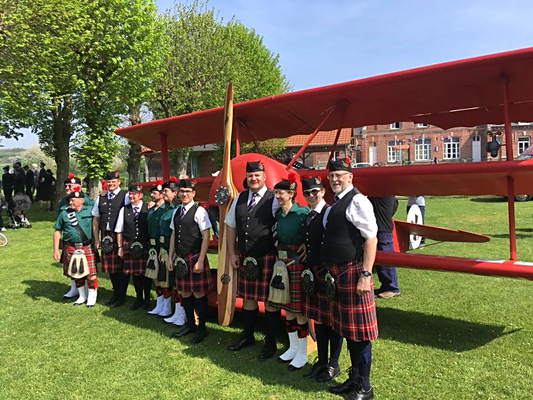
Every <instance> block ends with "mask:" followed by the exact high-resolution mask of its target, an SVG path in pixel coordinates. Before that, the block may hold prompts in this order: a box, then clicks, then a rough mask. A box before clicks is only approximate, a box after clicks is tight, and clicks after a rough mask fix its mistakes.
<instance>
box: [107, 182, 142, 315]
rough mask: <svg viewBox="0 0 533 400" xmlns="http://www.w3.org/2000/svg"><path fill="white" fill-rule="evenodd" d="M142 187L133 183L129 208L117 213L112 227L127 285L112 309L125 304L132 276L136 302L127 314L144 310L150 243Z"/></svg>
mask: <svg viewBox="0 0 533 400" xmlns="http://www.w3.org/2000/svg"><path fill="white" fill-rule="evenodd" d="M143 195H144V193H143V187H142V186H141V185H140V184H138V183H132V184H131V185H130V187H129V191H128V198H129V199H130V204H126V205H125V206H124V207H122V209H121V210H120V212H119V214H118V218H117V224H116V227H115V233H116V234H117V244H118V256H119V257H120V258H122V260H123V262H124V264H123V273H124V275H125V276H126V278H125V280H126V279H127V281H126V282H127V283H126V284H125V285H122V286H121V292H120V294H119V298H118V301H117V302H116V303H115V307H118V306H119V305H121V304H124V303H125V302H126V291H127V288H128V283H129V278H130V275H133V287H134V288H135V295H136V298H135V302H134V303H133V304H132V305H131V307H130V310H137V309H139V308H141V307H142V306H143V304H144V303H145V301H150V297H149V296H150V295H149V294H148V299H144V300H143V293H144V273H145V272H146V262H147V261H148V249H149V244H150V240H149V237H148V207H147V205H146V203H145V202H143Z"/></svg>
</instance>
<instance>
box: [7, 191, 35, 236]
mask: <svg viewBox="0 0 533 400" xmlns="http://www.w3.org/2000/svg"><path fill="white" fill-rule="evenodd" d="M30 207H31V200H30V197H29V196H28V195H25V194H23V193H17V194H16V195H15V196H13V202H12V204H9V205H8V207H7V216H8V218H9V226H10V228H12V229H18V228H31V224H30V221H28V218H26V216H25V215H24V210H28V209H29V208H30Z"/></svg>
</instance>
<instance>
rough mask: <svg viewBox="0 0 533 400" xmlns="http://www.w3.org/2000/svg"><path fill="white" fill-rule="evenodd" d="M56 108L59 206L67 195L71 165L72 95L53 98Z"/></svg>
mask: <svg viewBox="0 0 533 400" xmlns="http://www.w3.org/2000/svg"><path fill="white" fill-rule="evenodd" d="M53 104H54V109H53V111H52V121H53V122H52V123H53V143H54V149H55V151H54V159H55V162H56V165H57V171H56V177H57V181H56V191H55V197H54V199H53V203H54V206H57V205H58V204H59V202H60V201H61V199H62V198H63V197H64V196H65V192H64V191H63V182H64V181H65V179H67V175H68V172H69V167H70V153H69V147H70V138H71V136H72V104H71V101H70V97H63V98H57V97H55V98H54V99H53Z"/></svg>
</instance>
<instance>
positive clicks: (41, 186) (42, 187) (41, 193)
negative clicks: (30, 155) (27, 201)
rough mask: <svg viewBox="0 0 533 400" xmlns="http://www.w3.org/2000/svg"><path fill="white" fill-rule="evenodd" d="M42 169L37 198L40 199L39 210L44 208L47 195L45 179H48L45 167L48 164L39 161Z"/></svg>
mask: <svg viewBox="0 0 533 400" xmlns="http://www.w3.org/2000/svg"><path fill="white" fill-rule="evenodd" d="M39 165H40V167H41V169H40V170H39V178H38V180H39V183H38V185H37V195H36V200H39V212H41V211H42V209H43V201H46V200H45V199H44V197H45V187H46V185H45V179H46V169H45V168H44V167H45V166H46V164H45V163H44V162H43V161H41V162H40V163H39Z"/></svg>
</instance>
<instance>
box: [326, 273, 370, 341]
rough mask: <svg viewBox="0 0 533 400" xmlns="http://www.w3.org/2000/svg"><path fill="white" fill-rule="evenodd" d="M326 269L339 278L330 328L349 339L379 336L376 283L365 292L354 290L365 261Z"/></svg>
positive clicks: (331, 303)
mask: <svg viewBox="0 0 533 400" xmlns="http://www.w3.org/2000/svg"><path fill="white" fill-rule="evenodd" d="M327 269H328V271H329V273H330V274H331V275H333V276H334V277H335V278H336V284H337V299H336V300H335V301H330V302H329V312H330V316H331V320H330V326H331V328H332V329H333V330H334V331H335V332H337V333H338V334H339V335H341V336H342V337H344V338H346V339H350V340H355V341H364V340H373V339H376V338H377V337H378V321H377V317H376V303H375V302H374V291H373V287H371V290H370V293H368V294H365V295H364V296H358V295H357V294H356V293H355V291H356V288H357V280H358V279H359V275H360V273H361V271H362V270H363V264H362V263H358V264H356V263H355V262H348V263H341V264H333V265H328V266H327ZM345 271H346V272H345ZM343 272H344V273H343ZM341 273H342V275H341ZM372 286H373V285H372Z"/></svg>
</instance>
